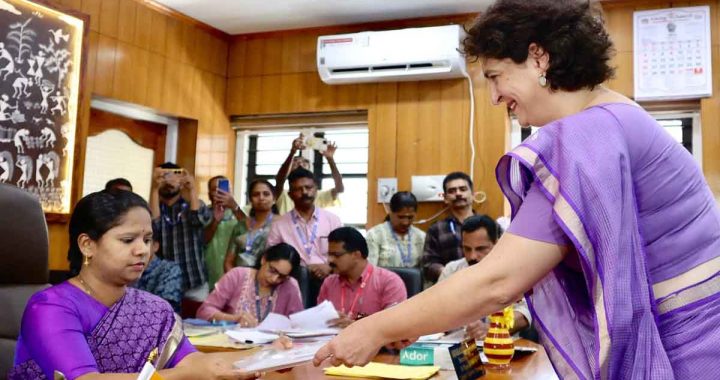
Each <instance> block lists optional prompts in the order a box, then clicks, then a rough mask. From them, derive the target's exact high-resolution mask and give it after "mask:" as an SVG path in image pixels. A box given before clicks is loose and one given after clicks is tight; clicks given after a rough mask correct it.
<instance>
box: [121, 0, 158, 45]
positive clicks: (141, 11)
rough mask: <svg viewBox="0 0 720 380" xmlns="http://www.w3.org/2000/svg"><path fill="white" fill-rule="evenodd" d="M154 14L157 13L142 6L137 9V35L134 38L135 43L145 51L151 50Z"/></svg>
mask: <svg viewBox="0 0 720 380" xmlns="http://www.w3.org/2000/svg"><path fill="white" fill-rule="evenodd" d="M129 2H131V1H129ZM153 13H155V12H154V11H153V10H151V9H149V8H147V7H144V6H141V5H138V6H137V7H136V8H135V34H134V36H133V42H134V43H135V45H136V46H137V47H139V48H141V49H143V50H150V40H151V32H152V31H153V28H154V26H153V25H152V21H153ZM163 45H164V42H163Z"/></svg>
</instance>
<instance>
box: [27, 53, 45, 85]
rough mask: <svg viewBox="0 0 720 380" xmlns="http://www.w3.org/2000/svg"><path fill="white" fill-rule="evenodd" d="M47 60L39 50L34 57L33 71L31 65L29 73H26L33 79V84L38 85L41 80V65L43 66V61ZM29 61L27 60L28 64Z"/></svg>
mask: <svg viewBox="0 0 720 380" xmlns="http://www.w3.org/2000/svg"><path fill="white" fill-rule="evenodd" d="M46 59H47V58H46V57H45V52H44V51H42V50H40V52H39V53H38V54H37V55H36V56H35V60H34V61H35V69H34V70H33V65H32V64H31V65H30V71H28V75H31V76H34V77H35V83H40V81H42V79H43V71H42V69H43V65H44V64H45V60H46ZM30 61H31V59H28V62H30Z"/></svg>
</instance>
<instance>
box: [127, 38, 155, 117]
mask: <svg viewBox="0 0 720 380" xmlns="http://www.w3.org/2000/svg"><path fill="white" fill-rule="evenodd" d="M150 54H151V53H150V52H148V51H147V50H145V49H141V48H139V47H137V46H132V57H133V59H132V61H131V63H130V64H131V66H132V67H133V73H132V78H131V80H130V101H131V102H132V103H135V104H147V94H148V87H149V84H150V80H149V76H150Z"/></svg>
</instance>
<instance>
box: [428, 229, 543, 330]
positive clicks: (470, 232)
mask: <svg viewBox="0 0 720 380" xmlns="http://www.w3.org/2000/svg"><path fill="white" fill-rule="evenodd" d="M461 231H462V250H463V255H465V257H464V258H462V259H458V260H455V261H451V262H449V263H448V264H447V265H446V266H445V269H443V271H442V274H441V275H440V279H439V280H438V281H443V280H445V279H447V278H448V277H450V276H451V275H452V274H453V273H455V272H458V271H460V270H462V269H465V268H467V267H469V266H472V265H475V264H477V263H479V262H480V260H482V259H484V258H485V256H487V254H488V253H490V250H492V248H493V247H494V246H495V243H497V241H498V239H500V235H502V229H501V228H500V226H499V225H498V224H497V223H495V221H494V220H492V218H490V217H489V216H487V215H473V216H471V217H469V218H467V219H465V222H463V224H462V228H461ZM513 308H514V311H515V324H514V326H513V328H512V330H511V332H513V333H514V332H516V331H520V330H523V329H525V328H526V327H528V326H529V325H530V322H532V317H531V316H530V310H529V309H528V306H527V303H526V302H525V299H521V300H520V301H519V302H517V303H516V304H515V305H514V306H513ZM484 317H485V316H483V318H480V319H479V320H477V321H475V322H473V323H470V324H469V325H467V326H465V331H466V333H467V335H468V336H469V337H473V338H475V339H485V335H486V334H487V331H488V324H487V322H486V321H485V318H484Z"/></svg>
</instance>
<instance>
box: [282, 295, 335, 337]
mask: <svg viewBox="0 0 720 380" xmlns="http://www.w3.org/2000/svg"><path fill="white" fill-rule="evenodd" d="M336 318H340V315H339V314H338V313H337V311H336V310H335V307H334V306H333V304H332V303H331V302H330V301H327V300H326V301H323V303H321V304H320V305H317V306H315V307H312V308H310V309H307V310H303V311H300V312H297V313H295V314H292V315H291V316H290V322H292V326H293V327H294V328H299V329H303V330H321V329H327V328H328V325H327V323H328V321H330V320H332V319H336Z"/></svg>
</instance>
